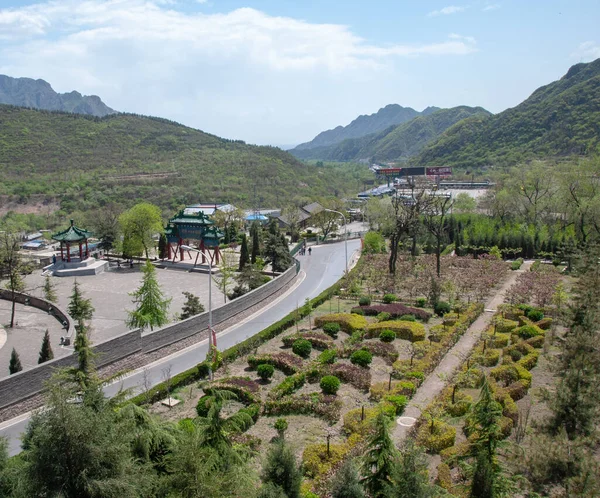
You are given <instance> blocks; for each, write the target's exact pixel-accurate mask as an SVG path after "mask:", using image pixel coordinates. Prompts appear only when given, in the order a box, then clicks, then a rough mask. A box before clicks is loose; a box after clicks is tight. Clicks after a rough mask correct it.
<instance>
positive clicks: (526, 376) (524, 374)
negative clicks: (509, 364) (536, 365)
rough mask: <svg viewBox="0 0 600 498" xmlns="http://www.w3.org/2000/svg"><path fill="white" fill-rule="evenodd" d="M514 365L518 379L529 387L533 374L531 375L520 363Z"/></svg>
mask: <svg viewBox="0 0 600 498" xmlns="http://www.w3.org/2000/svg"><path fill="white" fill-rule="evenodd" d="M514 367H515V369H516V370H517V374H518V376H519V379H520V380H522V381H524V382H525V383H526V384H527V388H528V389H529V388H530V387H531V380H532V379H533V375H531V372H530V371H529V370H527V369H526V368H525V367H523V366H522V365H519V364H518V363H517V364H515V366H514Z"/></svg>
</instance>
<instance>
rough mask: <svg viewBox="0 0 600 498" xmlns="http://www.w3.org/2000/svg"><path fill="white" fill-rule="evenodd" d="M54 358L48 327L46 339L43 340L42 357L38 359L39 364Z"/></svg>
mask: <svg viewBox="0 0 600 498" xmlns="http://www.w3.org/2000/svg"><path fill="white" fill-rule="evenodd" d="M53 358H54V352H53V351H52V345H51V344H50V334H49V333H48V329H46V333H45V334H44V340H43V341H42V348H41V349H40V357H39V359H38V364H40V363H44V362H46V361H49V360H51V359H53Z"/></svg>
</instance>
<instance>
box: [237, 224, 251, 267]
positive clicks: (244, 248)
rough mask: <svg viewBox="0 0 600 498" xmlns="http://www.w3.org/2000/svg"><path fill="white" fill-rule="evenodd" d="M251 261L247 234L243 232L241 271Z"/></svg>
mask: <svg viewBox="0 0 600 498" xmlns="http://www.w3.org/2000/svg"><path fill="white" fill-rule="evenodd" d="M249 262H250V254H249V253H248V239H247V237H246V234H245V233H244V234H242V246H241V247H240V265H239V268H238V269H239V271H242V270H243V269H244V267H245V266H246V265H247V264H248V263H249Z"/></svg>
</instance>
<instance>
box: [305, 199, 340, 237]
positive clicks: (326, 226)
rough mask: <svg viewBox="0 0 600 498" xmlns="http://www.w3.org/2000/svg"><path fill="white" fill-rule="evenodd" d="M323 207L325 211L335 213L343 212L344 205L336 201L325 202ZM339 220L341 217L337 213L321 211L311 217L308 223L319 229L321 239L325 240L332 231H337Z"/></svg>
mask: <svg viewBox="0 0 600 498" xmlns="http://www.w3.org/2000/svg"><path fill="white" fill-rule="evenodd" d="M324 207H326V208H327V209H333V210H335V211H340V212H343V211H344V205H343V204H342V203H341V202H340V201H337V200H336V201H331V202H325V203H324ZM346 217H347V216H346ZM341 218H342V217H341V216H340V215H339V214H338V213H334V212H332V211H326V210H323V211H320V212H318V213H317V214H315V215H314V216H312V218H311V220H310V222H311V224H312V225H314V226H315V227H317V228H318V229H319V231H320V232H321V237H322V238H323V239H326V238H327V236H328V235H329V234H330V233H331V232H332V231H333V230H335V229H337V227H338V223H340V220H341Z"/></svg>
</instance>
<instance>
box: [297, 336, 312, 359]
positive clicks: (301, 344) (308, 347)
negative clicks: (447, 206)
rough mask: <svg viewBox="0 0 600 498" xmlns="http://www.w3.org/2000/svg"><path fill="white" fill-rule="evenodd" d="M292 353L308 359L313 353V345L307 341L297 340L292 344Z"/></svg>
mask: <svg viewBox="0 0 600 498" xmlns="http://www.w3.org/2000/svg"><path fill="white" fill-rule="evenodd" d="M292 351H293V352H294V353H296V354H297V355H298V356H301V357H302V358H308V357H309V356H310V353H311V352H312V344H311V343H310V341H308V340H306V339H296V340H295V341H294V343H293V344H292Z"/></svg>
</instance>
